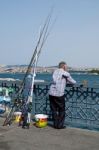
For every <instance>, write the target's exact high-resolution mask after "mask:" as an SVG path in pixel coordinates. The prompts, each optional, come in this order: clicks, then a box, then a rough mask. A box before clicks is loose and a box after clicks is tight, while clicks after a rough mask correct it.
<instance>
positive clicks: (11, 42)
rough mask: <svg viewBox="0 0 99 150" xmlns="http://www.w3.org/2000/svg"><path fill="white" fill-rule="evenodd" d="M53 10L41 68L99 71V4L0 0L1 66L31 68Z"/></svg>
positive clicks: (70, 0) (67, 0)
mask: <svg viewBox="0 0 99 150" xmlns="http://www.w3.org/2000/svg"><path fill="white" fill-rule="evenodd" d="M52 7H53V8H54V9H53V14H52V18H51V24H53V22H54V20H56V21H55V23H54V25H53V27H52V29H51V31H50V34H49V36H48V38H47V41H46V43H45V44H44V47H43V49H42V52H41V54H40V57H39V60H38V65H39V66H55V65H57V64H58V63H59V62H60V61H65V62H66V63H67V64H68V66H71V67H95V68H96V67H99V63H98V59H99V0H0V64H2V65H21V64H29V62H30V59H31V57H32V54H33V51H34V49H35V46H36V44H37V39H38V35H39V30H40V27H42V26H43V24H44V22H45V19H46V17H47V15H48V14H49V12H50V9H51V8H52Z"/></svg>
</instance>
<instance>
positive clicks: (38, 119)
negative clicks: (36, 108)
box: [35, 114, 48, 128]
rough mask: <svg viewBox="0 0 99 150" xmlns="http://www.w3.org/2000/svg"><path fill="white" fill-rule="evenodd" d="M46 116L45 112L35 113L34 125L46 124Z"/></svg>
mask: <svg viewBox="0 0 99 150" xmlns="http://www.w3.org/2000/svg"><path fill="white" fill-rule="evenodd" d="M47 118H48V116H47V115H45V114H37V115H35V121H36V126H37V127H40V128H43V127H46V126H47Z"/></svg>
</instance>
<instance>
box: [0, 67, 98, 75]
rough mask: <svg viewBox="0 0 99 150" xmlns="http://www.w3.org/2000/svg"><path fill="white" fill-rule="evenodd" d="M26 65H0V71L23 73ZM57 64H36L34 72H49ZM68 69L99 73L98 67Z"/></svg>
mask: <svg viewBox="0 0 99 150" xmlns="http://www.w3.org/2000/svg"><path fill="white" fill-rule="evenodd" d="M27 67H28V65H0V73H25V72H26V70H27ZM56 68H57V66H50V67H40V66H37V68H36V72H38V73H42V72H45V73H51V72H53V71H54V70H55V69H56ZM68 70H69V71H71V72H82V73H83V72H84V73H94V74H95V73H97V74H99V68H73V67H69V68H68Z"/></svg>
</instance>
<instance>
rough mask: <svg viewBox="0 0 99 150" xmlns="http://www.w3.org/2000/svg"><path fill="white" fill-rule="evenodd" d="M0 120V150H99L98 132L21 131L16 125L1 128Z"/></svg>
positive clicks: (79, 130) (50, 129) (68, 128)
mask: <svg viewBox="0 0 99 150" xmlns="http://www.w3.org/2000/svg"><path fill="white" fill-rule="evenodd" d="M2 123H3V119H2V118H0V150H99V132H97V131H88V130H85V129H77V128H70V127H67V128H66V129H61V130H57V129H53V128H52V127H50V126H47V127H45V128H36V127H35V126H33V125H32V124H31V126H30V129H22V128H21V127H18V125H17V124H12V125H11V126H5V127H3V126H2Z"/></svg>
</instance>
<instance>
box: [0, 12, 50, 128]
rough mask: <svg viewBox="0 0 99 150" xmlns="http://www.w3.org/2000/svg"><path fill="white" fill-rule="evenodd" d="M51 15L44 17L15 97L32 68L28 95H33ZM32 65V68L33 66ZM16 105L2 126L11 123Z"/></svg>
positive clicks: (21, 89) (20, 91)
mask: <svg viewBox="0 0 99 150" xmlns="http://www.w3.org/2000/svg"><path fill="white" fill-rule="evenodd" d="M51 16H52V12H50V14H49V15H48V17H47V18H46V20H45V23H44V26H43V28H42V30H41V32H40V36H39V39H38V41H37V45H36V47H35V49H34V53H33V55H32V58H31V61H30V63H29V65H28V68H27V71H26V74H25V76H24V79H23V81H22V84H21V86H20V90H19V92H18V94H17V98H19V95H20V94H22V91H23V88H24V85H25V80H26V77H27V75H28V73H29V72H31V71H32V69H33V78H32V86H31V94H30V96H31V97H32V95H33V86H34V78H35V68H36V66H37V62H38V58H39V55H40V53H41V50H42V47H43V45H44V44H45V41H46V39H47V37H48V35H49V34H48V29H49V24H50V20H51ZM33 66H34V68H33ZM16 107H17V105H16V104H14V105H13V106H12V108H11V110H10V112H9V114H8V115H7V117H6V119H5V121H4V123H3V126H5V125H7V124H11V121H12V119H13V115H14V112H15V110H16Z"/></svg>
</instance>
